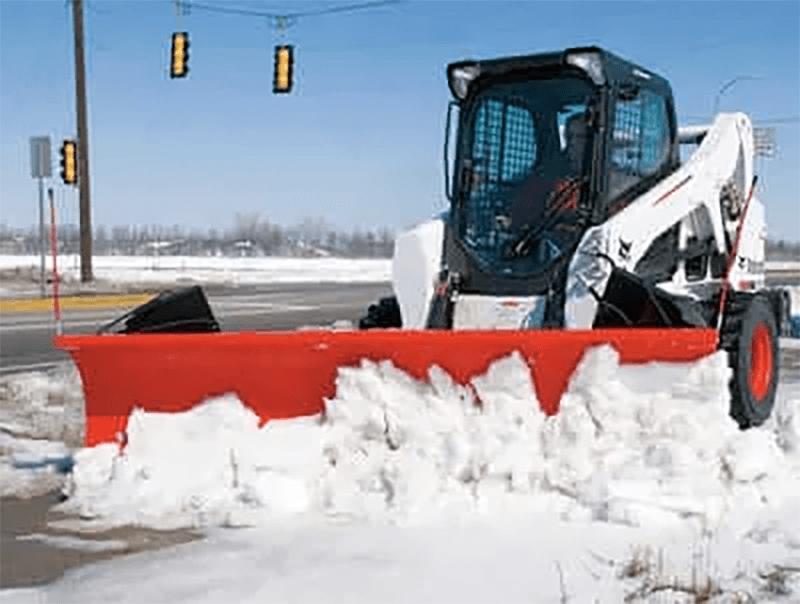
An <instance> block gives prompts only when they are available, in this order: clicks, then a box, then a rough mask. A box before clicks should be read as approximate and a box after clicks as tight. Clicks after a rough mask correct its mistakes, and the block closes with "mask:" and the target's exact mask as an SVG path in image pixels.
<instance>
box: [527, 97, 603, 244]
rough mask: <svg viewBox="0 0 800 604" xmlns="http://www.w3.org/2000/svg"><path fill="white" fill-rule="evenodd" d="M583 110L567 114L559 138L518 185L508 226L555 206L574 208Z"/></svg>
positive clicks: (585, 128) (584, 134)
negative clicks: (535, 168) (521, 185)
mask: <svg viewBox="0 0 800 604" xmlns="http://www.w3.org/2000/svg"><path fill="white" fill-rule="evenodd" d="M588 122H589V120H588V115H587V114H586V113H585V112H581V113H576V114H574V115H572V116H570V117H569V118H568V119H567V121H566V123H565V124H564V130H563V138H562V136H561V133H559V144H558V146H557V148H554V149H553V152H552V154H551V157H549V158H547V159H546V160H544V165H543V167H542V169H541V170H538V171H534V172H533V173H532V174H531V175H530V176H529V177H528V179H527V181H526V182H525V184H524V185H523V187H522V188H521V189H520V191H519V193H518V194H517V196H516V198H515V199H514V201H513V203H512V206H511V226H512V227H513V228H515V229H522V228H525V227H527V226H534V225H535V224H536V223H538V222H540V221H541V220H542V219H543V218H544V216H545V215H547V214H549V213H550V212H553V211H557V209H558V210H577V209H578V201H579V199H580V195H581V190H582V184H583V180H584V179H583V172H584V170H583V166H584V161H585V157H586V149H587V140H588V132H589V123H588Z"/></svg>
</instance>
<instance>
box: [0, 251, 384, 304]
mask: <svg viewBox="0 0 800 604" xmlns="http://www.w3.org/2000/svg"><path fill="white" fill-rule="evenodd" d="M39 263H40V259H39V257H38V256H9V255H0V270H2V271H6V275H9V277H8V279H6V280H7V281H8V280H10V279H11V276H10V271H12V270H14V269H20V271H27V272H30V274H31V277H32V278H34V279H35V280H36V281H35V282H34V283H33V284H32V285H33V286H36V284H37V283H38V278H39V277H38V276H39V272H38V271H39ZM57 268H58V271H59V274H60V275H61V278H62V280H63V282H64V283H66V284H70V283H75V282H78V281H80V264H79V261H78V258H77V256H74V255H72V256H59V257H58V259H57ZM46 270H48V271H50V270H52V259H51V258H50V257H47V259H46ZM31 271H32V272H31ZM92 272H93V274H94V277H95V280H96V281H98V282H99V283H104V282H105V283H109V284H115V285H121V284H127V285H137V284H138V285H149V284H154V285H158V284H169V285H175V284H188V283H198V284H209V283H222V284H227V285H238V284H249V283H289V282H291V283H299V282H303V283H314V282H340V283H354V282H361V283H370V282H382V281H389V280H390V279H391V260H387V259H385V258H375V259H348V258H274V257H265V258H216V257H200V256H94V257H93V258H92ZM12 285H13V284H12V283H10V282H8V283H0V296H10V295H11V294H12V293H13V291H14V289H13V288H12ZM29 285H30V284H29ZM37 291H38V290H37Z"/></svg>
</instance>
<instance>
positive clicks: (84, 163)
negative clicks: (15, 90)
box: [72, 0, 93, 282]
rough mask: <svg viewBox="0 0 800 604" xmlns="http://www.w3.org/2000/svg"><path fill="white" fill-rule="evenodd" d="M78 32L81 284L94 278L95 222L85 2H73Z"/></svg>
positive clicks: (76, 31)
mask: <svg viewBox="0 0 800 604" xmlns="http://www.w3.org/2000/svg"><path fill="white" fill-rule="evenodd" d="M72 27H73V30H74V32H75V99H76V109H77V113H78V188H79V195H80V206H79V208H80V232H81V281H83V282H86V281H91V280H92V279H93V276H92V218H91V204H90V203H89V126H88V125H87V117H86V81H85V80H86V78H85V76H86V67H85V65H84V56H83V2H82V0H72Z"/></svg>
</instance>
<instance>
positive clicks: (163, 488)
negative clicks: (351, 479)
mask: <svg viewBox="0 0 800 604" xmlns="http://www.w3.org/2000/svg"><path fill="white" fill-rule="evenodd" d="M318 424H319V421H318V419H314V418H308V419H298V420H292V421H273V422H269V423H267V424H266V425H264V426H263V427H262V428H260V429H259V419H258V417H257V416H256V415H255V414H254V413H253V412H252V411H250V410H249V409H247V408H245V407H244V406H243V405H242V404H241V403H240V402H239V400H238V399H237V398H236V397H234V396H225V397H220V398H217V399H213V400H210V401H208V402H206V403H204V404H203V405H200V406H197V407H195V408H193V409H192V410H190V411H188V412H186V413H182V414H165V413H145V412H142V411H140V410H136V411H134V412H133V414H132V415H131V417H130V420H129V423H128V443H127V445H126V447H125V450H124V452H123V453H122V454H120V452H119V448H118V446H117V445H116V444H111V443H109V444H103V445H99V446H96V447H93V448H91V449H82V450H81V451H78V452H77V453H76V455H75V468H74V470H73V475H72V480H71V488H72V489H74V492H73V494H72V496H71V498H70V499H69V500H67V501H66V502H65V504H64V505H63V506H62V508H63V510H64V511H71V512H77V513H78V514H79V515H80V516H81V517H83V518H94V517H106V518H109V519H112V520H111V522H110V524H128V523H136V524H141V525H147V526H153V527H156V528H177V527H182V526H207V525H223V526H230V525H242V524H251V523H253V522H257V521H258V520H259V519H261V520H266V519H268V518H269V517H271V516H275V515H278V516H280V515H284V514H291V513H297V512H302V511H306V510H307V509H308V508H309V497H310V493H311V491H312V488H311V486H312V485H310V484H307V483H306V477H307V476H308V475H310V474H313V468H314V466H315V465H319V464H320V463H321V459H322V454H321V448H320V446H321V445H320V443H321V432H320V427H319V425H318Z"/></svg>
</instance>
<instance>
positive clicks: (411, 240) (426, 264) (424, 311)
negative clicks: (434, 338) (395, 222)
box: [392, 219, 444, 329]
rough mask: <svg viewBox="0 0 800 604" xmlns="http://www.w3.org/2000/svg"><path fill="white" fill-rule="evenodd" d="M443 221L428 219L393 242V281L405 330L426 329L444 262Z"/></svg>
mask: <svg viewBox="0 0 800 604" xmlns="http://www.w3.org/2000/svg"><path fill="white" fill-rule="evenodd" d="M443 238H444V223H443V222H442V221H441V220H439V219H434V220H429V221H428V222H425V223H423V224H421V225H419V226H417V227H415V228H414V229H412V230H410V231H407V232H405V233H401V234H400V235H398V236H397V239H396V240H395V243H394V255H393V257H392V284H393V287H394V293H395V296H397V303H398V304H399V306H400V317H401V318H402V321H403V328H404V329H423V328H424V327H425V322H426V320H427V318H428V308H429V307H430V303H431V299H432V298H433V292H434V288H435V287H436V280H437V279H438V276H439V270H440V269H441V264H442V241H443Z"/></svg>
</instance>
